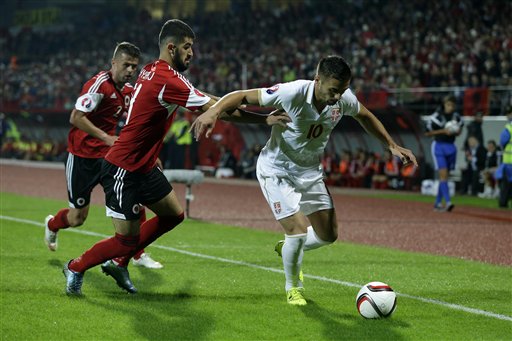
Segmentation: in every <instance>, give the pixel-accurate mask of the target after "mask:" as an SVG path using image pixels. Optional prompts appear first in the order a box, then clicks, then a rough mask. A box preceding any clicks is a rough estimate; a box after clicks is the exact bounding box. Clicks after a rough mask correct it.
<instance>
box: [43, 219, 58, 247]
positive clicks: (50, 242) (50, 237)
mask: <svg viewBox="0 0 512 341" xmlns="http://www.w3.org/2000/svg"><path fill="white" fill-rule="evenodd" d="M52 218H53V216H52V215H51V214H50V215H49V216H47V217H46V219H45V220H44V242H45V243H46V246H48V249H50V251H56V250H57V232H53V231H51V230H50V228H49V227H48V222H49V221H50V220H51V219H52Z"/></svg>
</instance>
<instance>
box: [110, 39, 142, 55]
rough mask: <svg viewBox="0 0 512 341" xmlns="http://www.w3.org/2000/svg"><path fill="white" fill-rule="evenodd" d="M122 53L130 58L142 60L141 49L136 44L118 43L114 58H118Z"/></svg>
mask: <svg viewBox="0 0 512 341" xmlns="http://www.w3.org/2000/svg"><path fill="white" fill-rule="evenodd" d="M121 53H125V54H127V55H128V56H130V57H134V58H140V49H139V48H138V47H137V46H135V45H134V44H132V43H129V42H127V41H123V42H122V43H117V45H116V48H115V50H114V56H113V58H116V57H118V56H119V55H120V54H121Z"/></svg>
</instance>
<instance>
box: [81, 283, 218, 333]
mask: <svg viewBox="0 0 512 341" xmlns="http://www.w3.org/2000/svg"><path fill="white" fill-rule="evenodd" d="M192 287H193V283H191V282H187V283H185V284H184V285H183V287H182V288H180V289H177V290H176V291H175V292H172V293H171V292H160V293H155V292H139V293H138V294H136V295H130V296H129V297H128V298H127V299H120V298H119V296H118V295H117V294H111V295H109V294H107V295H105V296H101V297H88V300H87V302H88V303H90V304H93V305H95V306H98V307H101V308H102V309H105V310H109V311H111V312H112V315H113V316H114V315H116V314H117V315H119V314H125V315H130V316H131V320H132V321H131V323H130V324H129V325H127V328H129V329H131V330H133V331H134V332H135V333H136V334H138V335H140V337H141V338H143V339H146V340H162V339H172V340H203V339H207V338H208V336H209V334H210V333H211V331H212V330H213V328H214V326H215V319H214V318H213V317H212V316H210V314H207V313H205V312H204V311H202V310H201V303H200V298H199V297H198V296H196V295H194V294H193V292H192Z"/></svg>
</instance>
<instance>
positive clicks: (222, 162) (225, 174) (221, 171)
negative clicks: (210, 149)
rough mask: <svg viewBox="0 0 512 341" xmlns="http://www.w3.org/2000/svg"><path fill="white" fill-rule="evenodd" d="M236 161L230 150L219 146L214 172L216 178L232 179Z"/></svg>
mask: <svg viewBox="0 0 512 341" xmlns="http://www.w3.org/2000/svg"><path fill="white" fill-rule="evenodd" d="M236 164H237V160H236V158H235V156H234V155H233V153H232V152H231V149H229V148H227V147H226V146H224V145H221V146H220V158H219V163H218V164H217V169H216V170H215V177H216V178H232V177H234V176H235V170H236Z"/></svg>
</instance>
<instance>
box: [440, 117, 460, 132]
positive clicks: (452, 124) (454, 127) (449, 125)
mask: <svg viewBox="0 0 512 341" xmlns="http://www.w3.org/2000/svg"><path fill="white" fill-rule="evenodd" d="M444 129H446V130H448V131H449V132H452V133H458V132H459V130H460V126H459V123H458V122H457V121H455V120H451V121H448V122H446V124H445V125H444Z"/></svg>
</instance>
